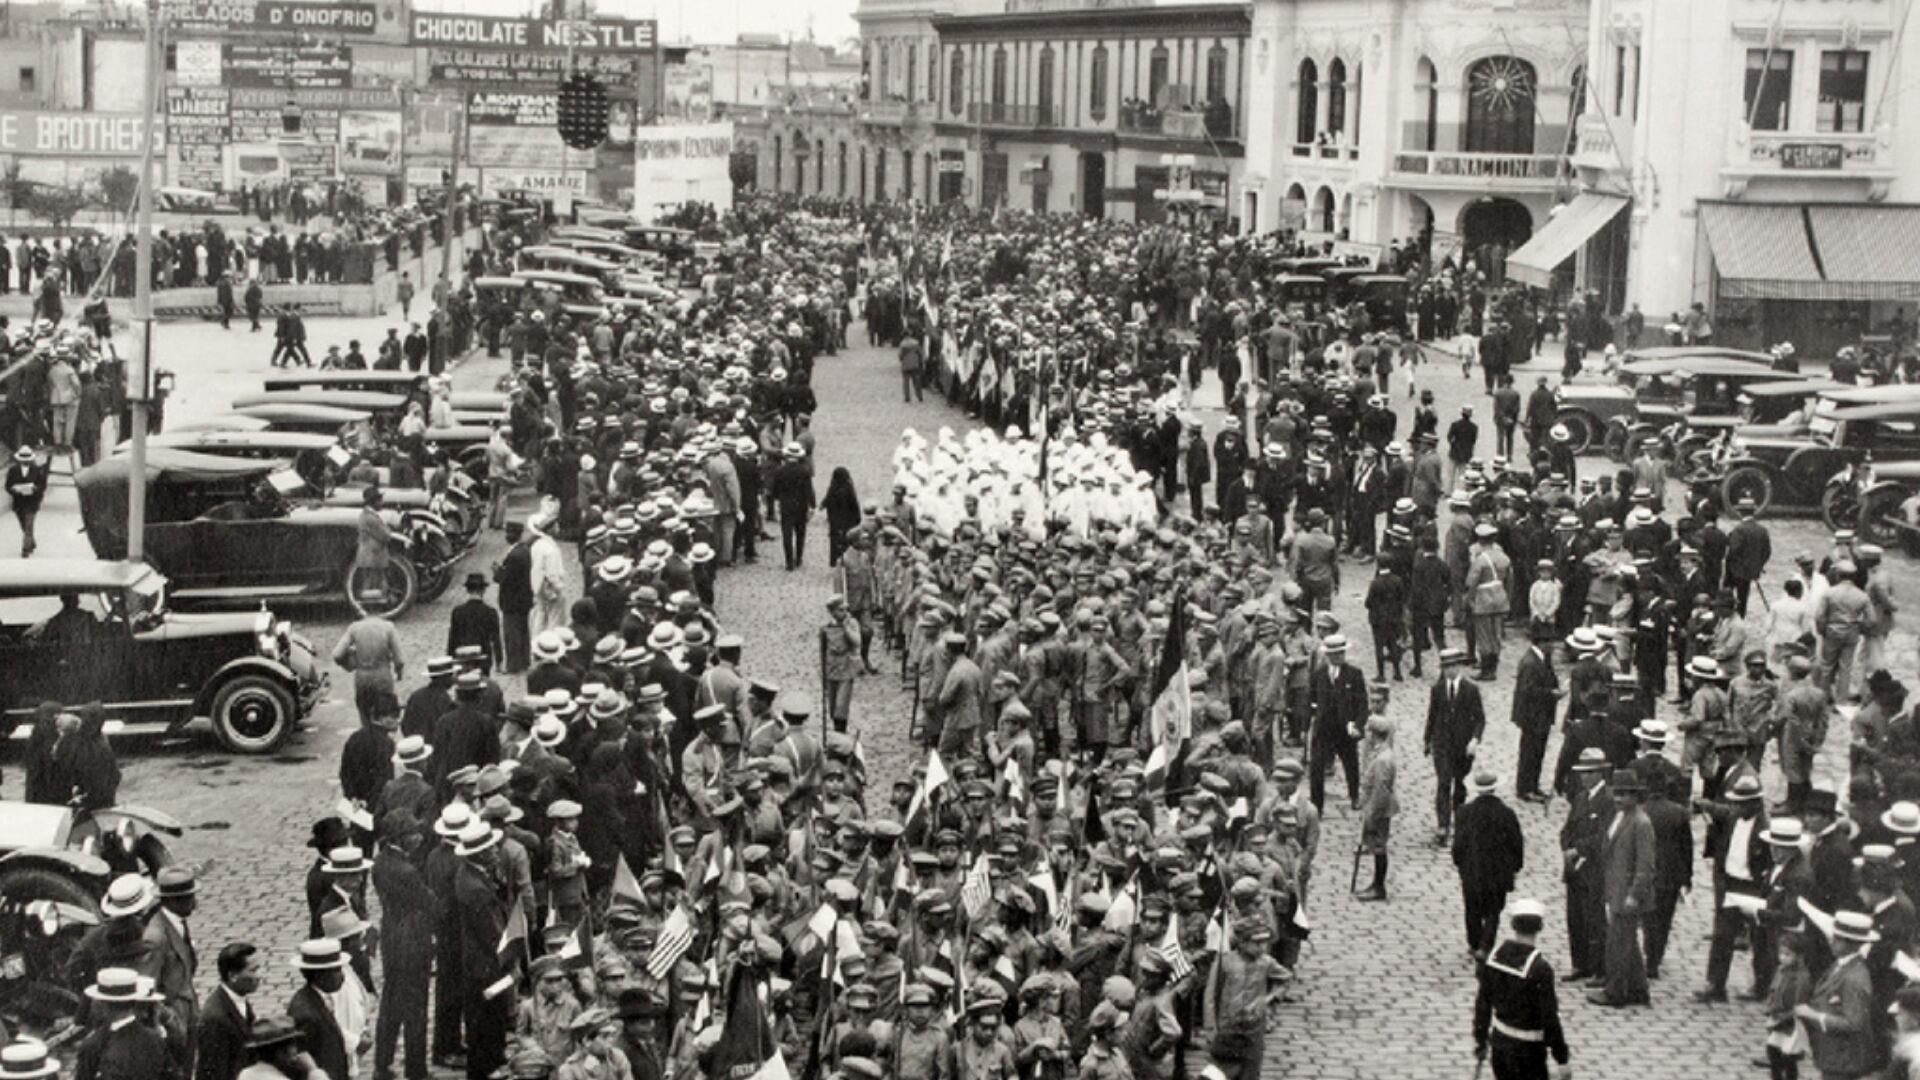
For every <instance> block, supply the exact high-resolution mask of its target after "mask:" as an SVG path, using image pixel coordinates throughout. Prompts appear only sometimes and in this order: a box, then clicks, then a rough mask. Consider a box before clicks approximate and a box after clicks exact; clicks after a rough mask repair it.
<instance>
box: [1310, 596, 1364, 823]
mask: <svg viewBox="0 0 1920 1080" xmlns="http://www.w3.org/2000/svg"><path fill="white" fill-rule="evenodd" d="M1320 648H1321V650H1322V651H1323V652H1324V653H1325V654H1326V660H1327V662H1326V664H1325V665H1324V666H1322V667H1319V668H1316V669H1315V670H1314V672H1313V674H1312V676H1311V677H1310V679H1309V681H1308V684H1307V700H1308V702H1309V707H1310V708H1311V709H1312V710H1313V741H1312V753H1311V755H1310V763H1309V766H1308V774H1307V775H1308V784H1307V790H1308V792H1309V793H1310V794H1311V797H1312V799H1313V808H1314V809H1315V810H1320V809H1324V805H1325V803H1326V798H1327V769H1328V768H1329V767H1331V766H1332V764H1333V760H1334V759H1335V758H1339V759H1340V768H1341V770H1342V771H1343V772H1345V773H1346V776H1347V798H1348V800H1349V801H1350V802H1351V803H1352V804H1353V806H1354V807H1355V808H1356V809H1358V808H1359V805H1360V751H1359V747H1358V745H1357V744H1356V742H1355V740H1356V739H1357V738H1358V737H1359V735H1358V733H1359V731H1360V730H1361V728H1362V727H1363V726H1364V725H1365V724H1366V722H1367V715H1368V705H1367V677H1366V675H1364V674H1362V673H1361V671H1360V669H1359V668H1357V667H1354V666H1353V665H1352V664H1349V663H1347V638H1346V635H1344V634H1329V635H1327V636H1326V637H1325V638H1323V639H1321V642H1320Z"/></svg>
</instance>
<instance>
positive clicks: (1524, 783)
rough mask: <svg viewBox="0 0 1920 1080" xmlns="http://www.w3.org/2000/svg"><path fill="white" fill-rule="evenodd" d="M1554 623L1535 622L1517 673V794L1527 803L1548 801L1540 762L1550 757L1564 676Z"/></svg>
mask: <svg viewBox="0 0 1920 1080" xmlns="http://www.w3.org/2000/svg"><path fill="white" fill-rule="evenodd" d="M1553 636H1554V632H1553V625H1552V624H1551V623H1535V624H1534V625H1533V643H1532V644H1531V645H1529V646H1528V647H1527V651H1525V652H1523V653H1521V654H1520V665H1519V668H1518V670H1517V671H1515V672H1514V676H1513V726H1515V727H1517V728H1519V729H1520V762H1519V765H1518V767H1517V768H1516V769H1515V770H1514V774H1513V791H1514V795H1515V796H1516V797H1518V798H1520V799H1521V800H1523V801H1526V802H1546V801H1547V797H1546V795H1544V794H1543V793H1541V791H1540V765H1541V763H1542V762H1544V761H1545V760H1546V758H1547V738H1548V737H1549V736H1550V735H1552V734H1553V718H1554V715H1555V713H1556V712H1557V711H1558V710H1559V707H1560V677H1559V676H1558V675H1555V674H1554V672H1553V654H1552V652H1551V651H1550V648H1551V646H1550V644H1549V643H1550V642H1551V641H1552V640H1553Z"/></svg>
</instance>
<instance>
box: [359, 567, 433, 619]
mask: <svg viewBox="0 0 1920 1080" xmlns="http://www.w3.org/2000/svg"><path fill="white" fill-rule="evenodd" d="M366 573H369V571H365V570H362V569H361V568H360V567H358V566H356V567H353V568H352V569H350V570H348V571H347V603H348V604H350V605H352V607H353V610H354V611H356V612H358V613H359V614H361V615H378V616H380V617H381V618H383V619H397V618H399V617H400V616H401V615H402V614H403V613H405V612H406V610H407V609H408V608H410V607H412V606H413V602H414V600H415V599H416V598H418V596H419V595H420V576H419V574H417V573H416V572H415V571H414V568H413V560H412V559H409V558H407V557H406V556H405V555H397V554H396V555H392V556H390V557H389V558H388V559H387V574H386V578H387V579H386V582H385V583H384V585H383V586H382V587H381V588H379V589H377V590H376V589H374V588H372V587H371V583H370V582H369V583H366V585H367V586H368V587H366V588H363V587H362V584H363V583H362V581H361V578H362V576H363V575H364V574H366Z"/></svg>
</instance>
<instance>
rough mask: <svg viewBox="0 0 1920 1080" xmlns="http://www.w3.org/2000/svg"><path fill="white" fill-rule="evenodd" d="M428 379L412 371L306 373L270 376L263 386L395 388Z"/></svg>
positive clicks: (263, 381)
mask: <svg viewBox="0 0 1920 1080" xmlns="http://www.w3.org/2000/svg"><path fill="white" fill-rule="evenodd" d="M426 381H427V377H426V376H425V375H423V374H416V373H414V372H410V371H306V372H301V373H300V374H297V375H294V374H286V375H268V376H266V377H265V379H263V380H262V384H263V385H268V386H270V385H272V384H273V383H290V384H295V385H299V386H315V387H319V386H338V385H352V384H356V383H360V384H367V385H375V384H380V383H390V384H392V385H394V386H412V385H413V384H414V383H424V382H426Z"/></svg>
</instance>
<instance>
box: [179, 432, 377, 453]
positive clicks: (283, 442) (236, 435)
mask: <svg viewBox="0 0 1920 1080" xmlns="http://www.w3.org/2000/svg"><path fill="white" fill-rule="evenodd" d="M338 441H339V440H337V439H335V438H334V437H333V436H331V435H319V434H315V433H313V432H306V431H180V432H173V431H168V432H162V433H161V434H159V435H154V436H152V437H150V438H149V439H148V440H147V446H149V447H168V448H173V449H180V450H199V451H201V452H204V453H212V454H218V453H219V452H220V450H221V449H235V450H244V449H268V450H286V451H288V452H290V453H297V452H299V451H301V450H326V449H328V448H330V447H332V446H333V444H334V443H336V442H338Z"/></svg>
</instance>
